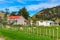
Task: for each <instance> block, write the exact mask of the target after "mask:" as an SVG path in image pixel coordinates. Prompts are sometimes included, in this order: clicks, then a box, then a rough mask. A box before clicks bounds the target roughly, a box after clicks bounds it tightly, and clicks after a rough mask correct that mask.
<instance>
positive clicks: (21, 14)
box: [17, 7, 29, 19]
mask: <svg viewBox="0 0 60 40" xmlns="http://www.w3.org/2000/svg"><path fill="white" fill-rule="evenodd" d="M17 15H19V16H23V17H24V18H25V19H28V18H29V13H28V12H27V10H26V8H25V7H24V8H22V9H20V10H19V11H18V14H17Z"/></svg>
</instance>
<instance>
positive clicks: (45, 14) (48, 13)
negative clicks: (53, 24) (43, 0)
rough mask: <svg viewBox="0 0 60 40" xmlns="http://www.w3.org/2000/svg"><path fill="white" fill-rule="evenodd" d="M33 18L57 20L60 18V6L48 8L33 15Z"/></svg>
mask: <svg viewBox="0 0 60 40" xmlns="http://www.w3.org/2000/svg"><path fill="white" fill-rule="evenodd" d="M32 19H33V20H35V21H36V20H54V21H55V20H57V19H60V6H56V7H53V8H46V9H43V10H41V11H39V12H38V13H36V14H35V15H33V16H32Z"/></svg>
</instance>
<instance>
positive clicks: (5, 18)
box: [4, 8, 9, 21]
mask: <svg viewBox="0 0 60 40" xmlns="http://www.w3.org/2000/svg"><path fill="white" fill-rule="evenodd" d="M5 10H6V12H5V15H4V20H5V21H7V15H8V14H9V12H8V10H9V9H7V8H6V9H5Z"/></svg>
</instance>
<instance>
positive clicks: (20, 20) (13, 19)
mask: <svg viewBox="0 0 60 40" xmlns="http://www.w3.org/2000/svg"><path fill="white" fill-rule="evenodd" d="M7 22H8V24H11V23H13V24H14V25H27V20H26V19H25V18H24V17H23V16H9V17H8V19H7Z"/></svg>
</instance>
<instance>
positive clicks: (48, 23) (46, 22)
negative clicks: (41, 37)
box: [36, 21, 54, 26]
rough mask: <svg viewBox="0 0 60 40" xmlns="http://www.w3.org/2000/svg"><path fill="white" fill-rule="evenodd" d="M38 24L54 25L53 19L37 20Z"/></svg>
mask: <svg viewBox="0 0 60 40" xmlns="http://www.w3.org/2000/svg"><path fill="white" fill-rule="evenodd" d="M36 25H38V26H54V22H53V21H36Z"/></svg>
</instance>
